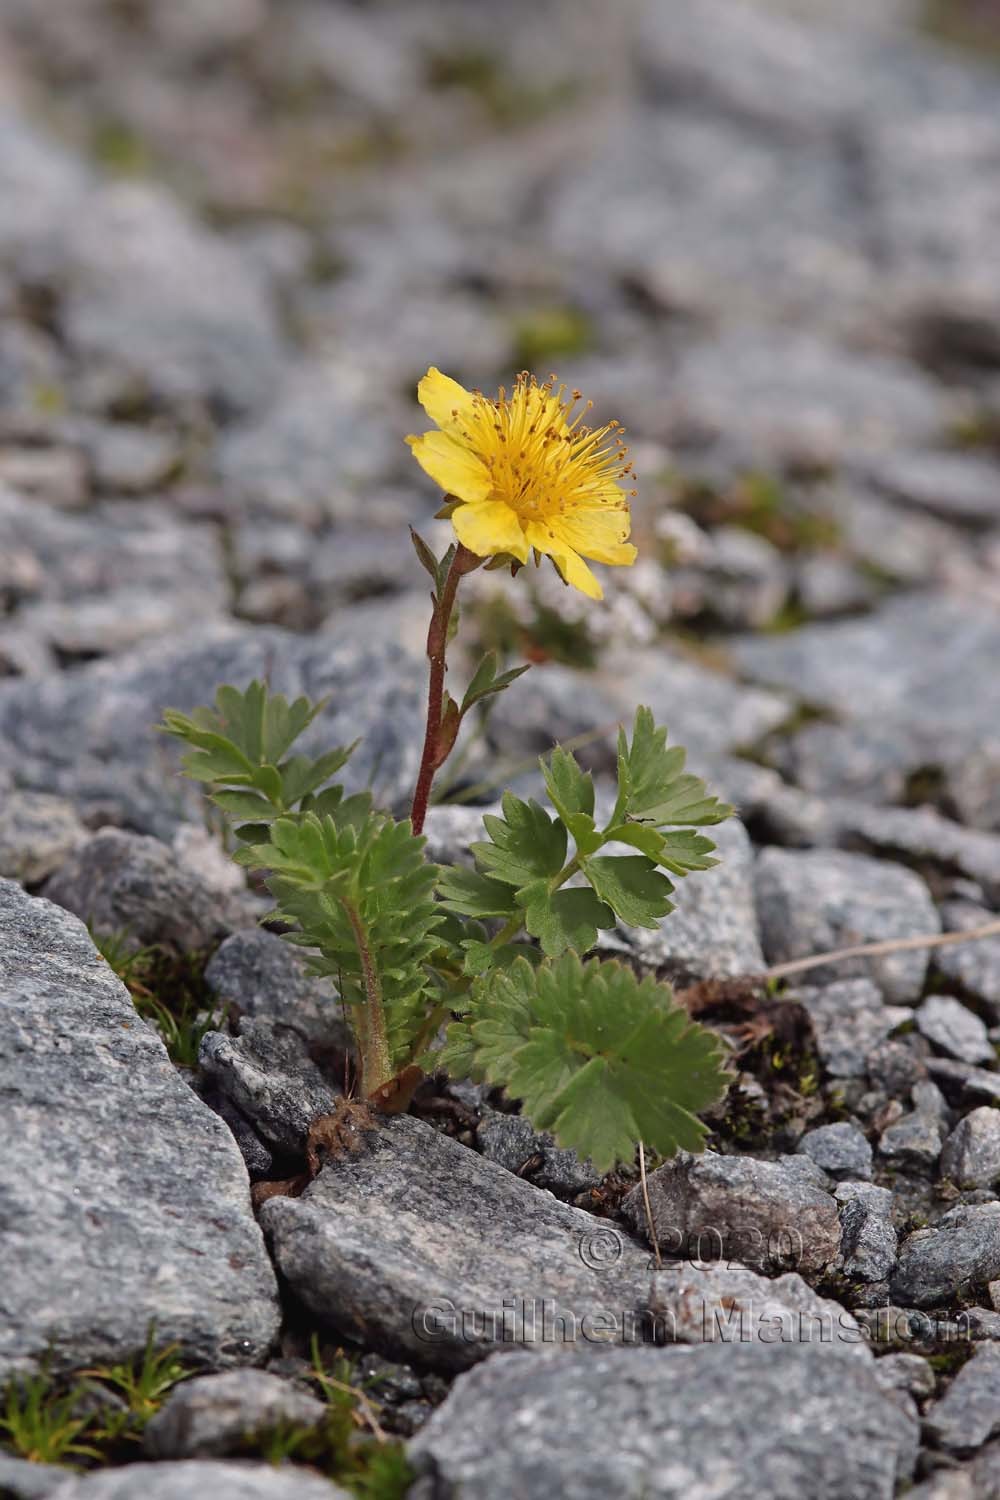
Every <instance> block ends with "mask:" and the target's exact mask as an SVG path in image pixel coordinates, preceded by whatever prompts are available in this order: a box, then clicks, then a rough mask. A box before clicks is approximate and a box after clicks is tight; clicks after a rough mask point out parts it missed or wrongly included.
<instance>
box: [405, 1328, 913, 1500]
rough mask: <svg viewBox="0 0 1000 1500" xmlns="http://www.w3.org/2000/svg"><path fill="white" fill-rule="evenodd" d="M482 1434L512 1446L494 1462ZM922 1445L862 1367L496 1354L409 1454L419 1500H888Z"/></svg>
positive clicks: (718, 1353) (801, 1355) (823, 1362)
mask: <svg viewBox="0 0 1000 1500" xmlns="http://www.w3.org/2000/svg"><path fill="white" fill-rule="evenodd" d="M792 1393H794V1396H793V1395H792ZM487 1431H489V1432H495V1431H509V1432H517V1433H518V1434H519V1440H518V1442H516V1443H510V1444H505V1445H503V1447H502V1448H501V1449H500V1450H499V1451H495V1450H493V1449H492V1445H485V1446H484V1444H483V1441H482V1434H483V1433H484V1432H487ZM609 1432H613V1433H614V1440H613V1441H609V1440H608V1433H609ZM845 1433H850V1434H851V1438H850V1440H849V1441H844V1440H843V1434H845ZM825 1434H829V1437H826V1436H825ZM835 1434H837V1435H836V1436H835ZM917 1434H918V1428H917V1424H916V1422H915V1421H914V1420H913V1418H912V1417H909V1416H907V1415H906V1414H904V1413H903V1412H902V1411H901V1410H900V1409H899V1407H898V1406H897V1405H896V1404H895V1402H894V1401H892V1400H891V1399H889V1398H888V1397H887V1396H886V1395H885V1394H883V1391H882V1389H881V1388H880V1386H879V1384H878V1382H877V1380H876V1379H875V1376H874V1372H873V1367H872V1364H871V1363H870V1362H869V1361H867V1360H865V1361H858V1360H855V1359H853V1358H851V1357H850V1355H848V1354H846V1353H845V1352H844V1351H842V1350H841V1351H834V1350H826V1349H823V1350H821V1349H819V1347H818V1346H815V1345H813V1346H800V1347H790V1346H787V1345H782V1346H780V1347H778V1348H774V1349H770V1350H768V1351H767V1352H766V1353H765V1351H764V1350H763V1349H759V1348H755V1347H744V1346H737V1347H733V1348H723V1347H721V1346H719V1345H712V1346H706V1347H704V1348H700V1349H609V1350H606V1351H604V1352H602V1353H600V1354H594V1355H593V1356H591V1357H590V1358H589V1359H582V1358H580V1357H570V1358H567V1357H565V1356H560V1355H558V1354H549V1355H547V1356H544V1357H543V1358H541V1359H537V1358H532V1357H531V1356H530V1355H526V1354H510V1355H504V1356H502V1357H501V1356H494V1357H493V1358H492V1359H488V1360H487V1361H486V1362H485V1363H484V1364H482V1365H480V1366H479V1368H478V1369H476V1370H473V1371H471V1372H470V1373H468V1374H466V1375H463V1376H461V1377H460V1378H459V1380H458V1381H456V1383H455V1385H454V1387H453V1389H452V1392H451V1394H450V1395H449V1397H448V1399H447V1401H446V1402H445V1403H444V1405H443V1406H442V1407H441V1408H440V1409H439V1410H438V1411H437V1412H435V1413H434V1415H433V1416H432V1417H431V1419H430V1421H429V1422H428V1423H427V1426H426V1427H425V1428H424V1429H423V1431H422V1432H420V1433H419V1434H418V1436H417V1437H416V1438H415V1439H414V1440H413V1442H412V1443H411V1444H410V1447H409V1453H410V1456H411V1458H412V1460H413V1461H414V1462H415V1464H416V1465H417V1468H418V1472H420V1473H422V1474H423V1475H425V1476H426V1477H425V1479H424V1480H423V1481H418V1486H417V1488H416V1490H415V1492H414V1493H415V1494H420V1495H428V1496H429V1495H431V1494H433V1493H450V1494H458V1493H461V1494H468V1495H473V1494H474V1495H476V1496H480V1497H482V1500H501V1497H504V1500H506V1497H508V1496H510V1495H531V1496H535V1495H543V1494H561V1495H573V1496H574V1497H578V1500H598V1497H603V1496H606V1495H618V1496H622V1497H623V1500H624V1497H626V1496H627V1497H629V1500H638V1497H639V1496H648V1497H650V1500H652V1497H657V1500H682V1497H684V1500H690V1497H694V1496H695V1495H706V1496H707V1495H710V1494H711V1495H726V1496H728V1497H732V1500H750V1497H751V1496H753V1495H759V1494H761V1493H766V1494H767V1495H770V1496H774V1497H775V1500H792V1497H793V1496H796V1495H799V1494H802V1493H808V1494H809V1495H812V1496H815V1497H817V1500H822V1497H829V1500H834V1497H837V1500H840V1497H845V1496H848V1495H857V1496H861V1495H864V1496H866V1497H868V1496H871V1497H875V1496H878V1497H881V1500H890V1497H891V1496H892V1495H893V1493H894V1488H895V1485H896V1482H897V1480H899V1479H900V1478H905V1476H907V1475H908V1474H910V1473H911V1472H912V1468H913V1462H914V1458H915V1455H916V1448H917ZM487 1447H489V1448H490V1451H487Z"/></svg>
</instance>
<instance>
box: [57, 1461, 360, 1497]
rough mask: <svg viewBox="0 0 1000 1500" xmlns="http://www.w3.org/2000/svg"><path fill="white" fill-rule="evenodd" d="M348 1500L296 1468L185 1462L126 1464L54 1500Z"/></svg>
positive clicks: (71, 1486) (83, 1479)
mask: <svg viewBox="0 0 1000 1500" xmlns="http://www.w3.org/2000/svg"><path fill="white" fill-rule="evenodd" d="M137 1494H140V1495H142V1496H143V1497H144V1500H191V1496H192V1495H211V1496H212V1497H213V1500H349V1497H348V1493H347V1491H346V1490H344V1489H341V1487H340V1485H339V1484H332V1483H331V1482H330V1480H329V1479H323V1478H322V1477H321V1476H320V1475H319V1474H317V1473H315V1472H314V1471H313V1470H311V1469H302V1468H299V1467H298V1466H296V1465H291V1464H290V1465H287V1466H282V1467H275V1465H273V1464H252V1463H225V1462H223V1461H221V1460H218V1459H187V1460H183V1459H182V1460H180V1461H179V1462H177V1463H169V1462H168V1463H153V1464H125V1465H124V1466H123V1467H122V1468H120V1469H101V1470H98V1471H97V1472H96V1473H93V1474H84V1475H81V1476H80V1477H79V1478H76V1479H70V1480H68V1481H67V1482H66V1483H65V1484H64V1485H62V1486H61V1488H60V1489H59V1491H58V1495H59V1500H135V1496H136V1495H137Z"/></svg>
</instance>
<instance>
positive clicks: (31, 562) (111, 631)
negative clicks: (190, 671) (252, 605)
mask: <svg viewBox="0 0 1000 1500" xmlns="http://www.w3.org/2000/svg"><path fill="white" fill-rule="evenodd" d="M8 546H9V547H10V549H11V554H12V556H13V566H12V567H11V565H8V567H9V568H10V571H12V572H13V574H14V576H13V578H12V579H11V580H10V583H9V584H8V586H11V585H12V586H13V592H14V597H15V602H18V603H19V604H20V606H21V607H20V609H19V610H18V613H17V614H16V615H15V616H14V617H13V619H12V621H11V622H10V623H6V624H4V625H3V626H0V644H2V643H3V642H4V641H5V640H9V639H10V638H11V636H13V635H16V634H17V633H18V632H20V633H22V634H26V635H28V636H29V637H30V638H31V639H32V640H34V641H35V642H37V643H38V644H39V646H44V647H47V648H48V649H49V650H50V651H52V652H58V653H59V654H60V656H61V657H62V658H63V659H66V660H71V661H76V660H78V659H80V658H83V659H89V658H91V657H94V656H103V655H110V654H113V653H117V652H121V651H125V650H127V649H128V648H129V647H132V646H135V645H136V644H138V642H140V641H141V640H143V639H144V638H146V637H147V636H150V635H157V634H162V633H167V632H171V631H172V632H178V633H181V632H183V631H184V630H185V629H189V628H190V623H191V619H192V617H194V618H197V619H199V620H201V621H203V622H204V624H205V625H207V624H208V623H209V621H210V620H211V619H212V618H213V617H217V616H221V615H222V614H223V613H224V611H225V609H226V607H227V605H228V601H229V593H230V588H229V581H228V579H227V577H226V568H225V563H224V559H223V555H222V549H221V546H220V543H219V538H218V535H217V534H216V532H215V530H214V529H212V528H210V527H208V526H207V525H205V524H204V523H201V522H197V521H186V520H183V519H181V518H180V517H178V516H177V514H176V513H175V512H173V511H172V510H170V509H168V508H167V507H166V506H164V505H161V504H159V503H158V502H155V501H152V500H151V501H149V502H148V504H146V505H144V506H142V507H137V506H135V505H130V504H128V503H127V502H118V503H117V504H115V503H110V502H109V503H107V504H105V505H102V506H101V507H100V508H99V509H97V510H93V511H88V512H87V514H86V515H85V516H75V515H64V514H62V513H61V512H59V511H56V510H53V509H51V508H50V507H49V506H47V505H43V504H41V503H40V501H39V500H37V499H35V498H33V497H31V496H30V495H21V494H14V493H13V492H11V491H7V490H4V489H0V550H2V551H3V552H4V553H6V549H7V547H8ZM2 571H3V570H2V569H0V577H2Z"/></svg>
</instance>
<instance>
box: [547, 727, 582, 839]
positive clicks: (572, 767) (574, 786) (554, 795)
mask: <svg viewBox="0 0 1000 1500" xmlns="http://www.w3.org/2000/svg"><path fill="white" fill-rule="evenodd" d="M541 766H542V775H543V776H544V778H545V786H546V789H547V791H548V794H549V797H550V799H551V802H552V806H553V807H554V808H555V810H556V812H557V813H558V814H559V816H560V817H561V818H562V820H563V822H564V823H569V821H570V819H571V818H572V817H573V814H574V813H585V814H586V815H587V816H588V817H592V815H593V811H594V778H593V777H592V776H591V774H590V772H589V771H583V770H581V768H580V765H579V763H578V762H577V759H576V757H575V756H574V755H573V754H571V752H570V751H569V750H564V749H563V748H562V746H561V745H557V746H556V748H555V749H554V750H553V751H552V754H551V755H550V756H549V757H548V759H547V760H546V759H544V758H543V759H542V762H541Z"/></svg>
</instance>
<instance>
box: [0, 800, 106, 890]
mask: <svg viewBox="0 0 1000 1500" xmlns="http://www.w3.org/2000/svg"><path fill="white" fill-rule="evenodd" d="M86 838H87V830H86V829H85V828H84V826H83V824H82V823H81V822H80V819H79V818H78V817H77V815H76V813H75V812H74V810H73V807H72V806H71V804H70V803H69V802H67V801H65V800H64V798H62V797H48V796H46V795H45V794H44V793H42V792H8V793H7V794H6V795H5V797H4V799H3V802H2V803H0V876H2V877H5V878H7V879H11V880H18V881H20V882H21V884H22V885H38V884H39V883H40V882H41V881H43V880H44V879H45V878H46V876H48V875H51V874H52V873H53V871H55V870H58V868H59V866H60V865H61V864H62V863H63V861H64V860H65V859H67V858H68V857H69V855H70V854H72V853H73V852H74V850H75V849H77V848H78V847H79V845H80V844H82V843H83V842H84V840H85V839H86Z"/></svg>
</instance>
